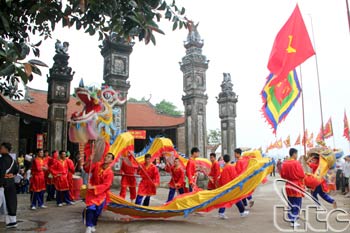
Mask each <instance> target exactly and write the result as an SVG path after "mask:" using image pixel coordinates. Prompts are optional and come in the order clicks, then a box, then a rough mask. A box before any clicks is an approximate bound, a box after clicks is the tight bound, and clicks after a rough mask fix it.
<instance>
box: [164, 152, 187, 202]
mask: <svg viewBox="0 0 350 233" xmlns="http://www.w3.org/2000/svg"><path fill="white" fill-rule="evenodd" d="M165 171H167V172H169V173H170V174H171V180H170V182H169V195H168V200H167V202H168V201H171V200H173V199H174V196H175V192H176V190H178V191H179V193H180V194H183V193H184V185H185V173H184V170H183V169H182V167H181V164H180V160H179V158H175V160H174V165H173V166H171V165H170V164H169V163H167V165H166V167H165Z"/></svg>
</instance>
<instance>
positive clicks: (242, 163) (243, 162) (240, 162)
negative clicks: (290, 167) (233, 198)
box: [234, 148, 254, 208]
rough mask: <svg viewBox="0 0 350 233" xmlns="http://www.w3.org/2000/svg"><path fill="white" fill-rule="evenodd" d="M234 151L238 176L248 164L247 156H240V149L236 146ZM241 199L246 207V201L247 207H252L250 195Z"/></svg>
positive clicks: (252, 202)
mask: <svg viewBox="0 0 350 233" xmlns="http://www.w3.org/2000/svg"><path fill="white" fill-rule="evenodd" d="M234 152H235V158H236V163H235V165H236V171H237V175H238V176H239V175H240V174H242V173H243V172H244V171H245V170H246V169H247V167H248V164H249V157H247V156H242V150H241V149H240V148H236V149H235V150H234ZM242 201H243V204H244V206H245V207H248V202H249V208H252V207H253V205H254V201H253V196H252V195H250V196H248V197H247V198H243V199H242Z"/></svg>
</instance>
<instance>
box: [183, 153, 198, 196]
mask: <svg viewBox="0 0 350 233" xmlns="http://www.w3.org/2000/svg"><path fill="white" fill-rule="evenodd" d="M198 157H199V149H198V148H197V147H193V148H192V149H191V158H190V159H189V160H188V162H187V165H186V176H187V179H188V185H189V191H190V192H192V191H193V188H194V187H195V186H196V182H197V171H196V170H197V169H196V158H198Z"/></svg>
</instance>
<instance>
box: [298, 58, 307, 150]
mask: <svg viewBox="0 0 350 233" xmlns="http://www.w3.org/2000/svg"><path fill="white" fill-rule="evenodd" d="M299 72H300V86H301V106H302V107H301V108H302V114H303V139H304V142H306V141H305V130H306V129H305V108H304V88H303V75H302V72H301V65H300V66H299ZM301 144H302V143H301ZM304 155H305V156H306V143H304Z"/></svg>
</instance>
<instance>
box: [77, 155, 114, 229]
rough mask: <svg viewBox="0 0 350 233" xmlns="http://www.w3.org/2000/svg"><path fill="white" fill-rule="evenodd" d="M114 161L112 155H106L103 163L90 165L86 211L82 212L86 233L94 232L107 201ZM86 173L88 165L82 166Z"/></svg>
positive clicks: (88, 169)
mask: <svg viewBox="0 0 350 233" xmlns="http://www.w3.org/2000/svg"><path fill="white" fill-rule="evenodd" d="M113 160H114V155H113V154H112V153H108V154H107V155H106V157H105V159H104V162H103V163H102V162H98V163H94V164H92V165H91V178H90V180H89V183H88V187H87V188H88V189H87V193H86V199H85V203H86V209H85V211H84V212H83V215H84V217H85V225H86V233H91V232H95V231H96V229H95V227H96V225H97V220H98V217H99V216H100V214H101V212H102V210H103V207H104V206H105V205H106V204H107V201H108V192H109V190H110V188H111V185H112V183H113V177H114V174H113V171H112V168H111V164H112V162H113ZM84 170H85V171H86V172H89V171H90V163H89V162H87V163H86V164H85V165H84Z"/></svg>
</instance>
